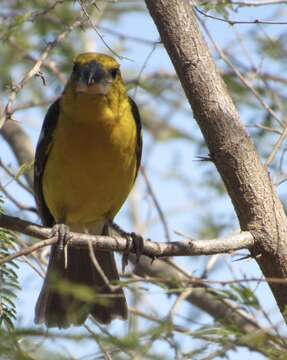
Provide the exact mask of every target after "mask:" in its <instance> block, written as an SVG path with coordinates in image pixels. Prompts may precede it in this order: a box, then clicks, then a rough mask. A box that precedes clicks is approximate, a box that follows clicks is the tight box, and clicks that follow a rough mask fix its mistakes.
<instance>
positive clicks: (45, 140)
mask: <svg viewBox="0 0 287 360" xmlns="http://www.w3.org/2000/svg"><path fill="white" fill-rule="evenodd" d="M59 109H60V99H58V100H56V101H55V102H54V103H53V104H52V105H51V106H50V107H49V110H48V112H47V114H46V116H45V119H44V122H43V126H42V130H41V133H40V137H39V140H38V144H37V147H36V155H35V163H34V194H35V200H36V204H37V207H38V210H39V214H40V217H41V219H42V222H43V225H45V226H49V227H51V226H53V225H54V223H55V221H54V218H53V216H52V214H51V213H50V211H49V209H48V207H47V205H46V203H45V200H44V195H43V173H44V169H45V165H46V161H47V158H48V153H49V150H50V147H51V144H52V138H53V135H54V130H55V128H56V126H57V122H58V118H59Z"/></svg>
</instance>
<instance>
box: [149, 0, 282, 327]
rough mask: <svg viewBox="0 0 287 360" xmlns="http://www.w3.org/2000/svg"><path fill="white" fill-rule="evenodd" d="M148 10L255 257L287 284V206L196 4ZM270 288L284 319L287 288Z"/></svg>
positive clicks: (158, 4) (167, 2)
mask: <svg viewBox="0 0 287 360" xmlns="http://www.w3.org/2000/svg"><path fill="white" fill-rule="evenodd" d="M146 4H147V7H148V9H149V11H150V13H151V16H152V17H153V19H154V22H155V24H156V26H157V28H158V31H159V33H160V36H161V40H162V42H163V43H164V45H165V48H166V50H167V52H168V54H169V56H170V58H171V60H172V62H173V65H174V67H175V70H176V72H177V74H178V76H179V79H180V81H181V84H182V86H183V88H184V91H185V93H186V96H187V98H188V100H189V102H190V105H191V106H192V109H193V113H194V117H195V119H196V121H197V123H198V125H199V126H200V128H201V131H202V133H203V135H204V137H205V140H206V143H207V145H208V148H209V150H210V155H211V158H212V160H213V162H214V164H215V166H216V168H217V170H218V171H219V173H220V175H221V177H222V179H223V181H224V184H225V186H226V189H227V191H228V193H229V195H230V198H231V200H232V203H233V206H234V209H235V211H236V213H237V216H238V219H239V222H240V225H241V229H242V230H243V231H250V232H251V233H252V234H253V236H254V239H255V246H254V248H253V249H252V251H251V252H252V255H253V256H254V257H256V261H257V263H258V264H259V266H260V268H261V270H262V272H263V273H264V275H265V276H266V277H273V278H279V279H280V278H281V279H282V278H286V276H287V243H286V242H287V222H286V216H285V213H284V210H283V207H282V204H281V202H280V200H279V199H278V197H277V194H276V191H275V189H274V186H273V184H272V181H271V180H270V177H269V174H268V172H267V169H266V168H265V167H264V166H263V165H262V164H261V162H260V160H259V158H258V155H257V153H256V150H255V148H254V145H253V143H252V141H251V139H250V137H249V136H248V134H247V132H246V130H245V128H244V127H243V125H242V123H241V122H240V119H239V114H238V112H237V110H236V108H235V106H234V104H233V102H232V99H231V97H230V95H229V94H228V92H227V89H226V87H225V84H224V83H223V81H222V79H221V77H220V76H219V74H218V72H217V70H216V67H215V64H214V62H213V60H212V58H211V56H210V54H209V51H208V47H207V45H206V43H205V41H204V40H203V37H202V35H201V33H200V30H199V27H198V24H197V21H196V16H195V13H194V9H193V6H192V4H191V2H190V1H185V0H158V1H153V0H146ZM269 285H270V287H271V290H272V292H273V295H274V297H275V299H276V301H277V304H278V306H279V307H280V309H281V312H282V313H284V309H285V306H286V304H287V286H286V285H284V286H283V285H278V284H274V283H272V284H269ZM283 315H284V314H283ZM285 320H286V318H285Z"/></svg>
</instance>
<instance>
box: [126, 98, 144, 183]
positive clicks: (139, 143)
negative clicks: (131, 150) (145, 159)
mask: <svg viewBox="0 0 287 360" xmlns="http://www.w3.org/2000/svg"><path fill="white" fill-rule="evenodd" d="M129 102H130V106H131V109H132V114H133V117H134V120H135V123H136V127H137V147H136V157H137V171H136V176H135V179H136V177H137V174H138V171H139V167H140V164H141V158H142V123H141V118H140V113H139V109H138V107H137V104H136V103H135V102H134V100H133V99H132V98H130V97H129Z"/></svg>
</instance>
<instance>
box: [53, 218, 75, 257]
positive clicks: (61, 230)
mask: <svg viewBox="0 0 287 360" xmlns="http://www.w3.org/2000/svg"><path fill="white" fill-rule="evenodd" d="M51 237H57V238H58V242H57V253H58V254H62V253H63V251H64V249H65V246H66V245H67V243H68V241H69V239H70V237H71V236H70V229H69V227H68V226H67V225H65V224H56V225H54V226H53V228H52V231H51Z"/></svg>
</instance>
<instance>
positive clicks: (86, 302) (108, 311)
mask: <svg viewBox="0 0 287 360" xmlns="http://www.w3.org/2000/svg"><path fill="white" fill-rule="evenodd" d="M94 254H95V257H96V259H97V262H98V264H99V265H100V267H101V269H102V270H103V272H104V274H105V276H106V277H107V279H108V280H109V282H112V283H114V282H115V281H117V280H119V275H118V271H117V268H116V263H115V259H114V254H113V253H111V252H103V251H101V252H99V251H98V252H96V251H94ZM66 258H67V259H66V261H65V256H64V254H62V253H61V254H60V255H59V253H58V251H57V247H56V246H53V247H52V250H51V255H50V260H49V265H48V270H47V274H46V277H45V280H44V284H43V287H42V290H41V292H40V295H39V298H38V301H37V305H36V310H35V323H37V324H39V323H45V324H46V325H47V326H48V327H54V326H56V327H59V328H67V327H69V326H71V325H81V324H82V323H83V322H84V321H85V320H86V318H87V317H88V315H89V314H91V315H92V316H93V317H94V318H95V319H96V320H97V321H99V322H101V323H103V324H108V323H110V322H111V321H112V320H113V319H115V318H120V319H126V318H127V303H126V299H125V296H124V293H123V290H122V289H120V288H117V289H116V290H115V291H114V290H113V289H112V288H111V287H110V286H108V285H107V282H105V281H104V279H103V277H102V275H101V274H100V273H99V272H98V270H97V269H96V267H95V265H94V263H93V262H92V260H91V256H90V250H89V248H75V247H72V246H70V247H68V251H67V256H66ZM65 262H66V264H65Z"/></svg>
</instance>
